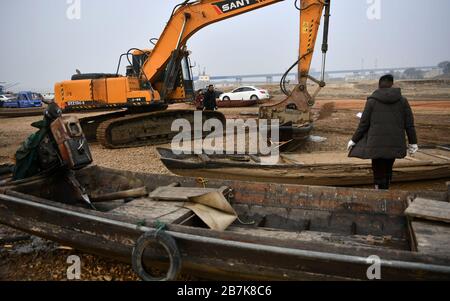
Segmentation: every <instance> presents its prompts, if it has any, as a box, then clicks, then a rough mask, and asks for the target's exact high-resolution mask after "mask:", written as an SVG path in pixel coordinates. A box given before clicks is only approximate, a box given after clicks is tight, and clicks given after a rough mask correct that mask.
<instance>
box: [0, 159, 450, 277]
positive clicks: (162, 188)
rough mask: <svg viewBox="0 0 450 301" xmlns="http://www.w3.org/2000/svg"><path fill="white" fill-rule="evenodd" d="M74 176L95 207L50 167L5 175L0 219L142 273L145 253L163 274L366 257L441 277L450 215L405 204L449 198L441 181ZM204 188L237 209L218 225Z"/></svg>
mask: <svg viewBox="0 0 450 301" xmlns="http://www.w3.org/2000/svg"><path fill="white" fill-rule="evenodd" d="M76 177H77V179H78V181H79V182H80V183H81V184H82V185H83V186H84V187H85V189H86V192H87V193H88V195H89V196H90V198H91V201H92V202H93V203H94V204H95V207H96V208H97V210H93V209H87V208H86V207H83V206H82V205H80V204H78V203H74V202H73V200H71V199H70V194H69V193H67V192H66V191H64V189H63V187H62V186H61V185H60V181H61V180H60V177H58V176H57V175H55V176H53V177H50V178H49V177H48V176H42V177H35V178H31V179H29V180H26V181H21V182H9V181H7V180H4V181H3V182H2V183H3V184H2V186H1V187H0V223H2V224H5V225H8V226H11V227H13V228H16V229H19V230H22V231H24V232H27V233H30V234H33V235H37V236H40V237H43V238H46V239H50V240H52V241H56V242H59V243H61V244H64V245H67V246H71V247H73V248H77V249H79V250H82V251H86V252H90V253H93V254H98V255H102V256H107V257H110V258H114V259H118V260H121V261H123V262H126V263H131V264H132V265H133V267H134V270H135V271H137V272H138V273H139V275H141V277H142V278H143V279H146V280H155V277H154V276H150V275H149V273H148V272H146V271H145V269H144V263H145V264H146V265H147V266H149V265H150V266H151V267H155V268H158V269H163V270H164V271H165V270H166V269H168V272H167V275H166V276H162V278H160V279H163V280H172V279H176V277H177V275H178V273H179V272H180V271H182V272H185V273H189V274H190V275H198V276H200V277H201V278H202V279H205V278H207V279H233V280H236V279H252V280H271V279H272V280H352V279H353V280H360V279H363V280H364V279H365V280H367V279H368V278H367V277H368V269H369V268H370V267H371V266H373V264H374V263H376V264H379V268H380V269H381V270H380V271H381V277H382V279H383V280H443V279H447V280H449V279H450V256H449V252H448V251H449V249H448V248H449V245H450V243H449V237H450V235H448V233H449V229H450V228H449V227H450V226H449V225H448V224H445V222H444V223H443V222H442V220H440V221H441V222H437V221H436V220H434V221H433V222H431V221H422V220H413V219H411V218H408V217H407V216H406V215H405V210H406V209H407V208H408V207H409V204H410V203H411V201H414V200H417V198H418V197H421V198H426V199H433V200H434V201H433V202H434V203H437V204H438V205H439V206H442V208H444V207H445V206H448V205H449V203H448V200H449V199H448V198H449V195H448V193H444V192H442V193H438V192H424V193H414V194H411V193H408V192H401V191H393V192H378V191H372V190H363V189H350V188H331V187H309V186H298V185H280V184H263V183H250V182H243V181H224V180H214V181H209V182H208V181H199V180H198V179H195V178H180V177H173V176H163V175H154V174H142V173H133V172H125V171H117V170H111V169H106V168H101V167H96V166H91V167H87V168H84V169H82V170H80V171H77V172H76ZM211 192H215V193H220V194H223V196H224V197H225V198H226V199H227V200H228V201H229V203H230V204H231V205H232V207H233V208H234V210H235V211H236V213H237V214H238V216H239V221H237V222H235V223H233V224H232V225H231V226H230V227H228V228H227V229H226V230H225V231H216V230H211V229H210V228H208V227H207V226H206V225H205V223H203V222H202V220H200V219H199V218H198V216H197V215H196V214H194V213H193V212H192V211H191V210H189V209H188V208H186V206H185V203H186V201H187V200H189V198H190V197H193V196H199V195H204V194H207V193H211ZM414 203H415V201H414V202H413V203H412V204H414ZM427 208H428V209H430V208H432V207H430V206H428V207H427ZM442 208H441V209H440V210H439V211H440V212H441V213H442V212H446V211H445V210H446V209H442ZM419 211H420V210H419ZM447 214H448V212H447ZM443 231H444V232H443ZM445 231H446V232H445ZM156 243H159V244H162V245H163V246H164V247H165V250H166V251H163V250H164V249H162V248H158V247H157V244H156ZM166 253H168V255H166ZM373 260H375V261H373ZM160 279H159V280H160Z"/></svg>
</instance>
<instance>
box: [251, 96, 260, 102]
mask: <svg viewBox="0 0 450 301" xmlns="http://www.w3.org/2000/svg"><path fill="white" fill-rule="evenodd" d="M250 100H257V101H258V100H259V97H258V96H256V95H252V97H250Z"/></svg>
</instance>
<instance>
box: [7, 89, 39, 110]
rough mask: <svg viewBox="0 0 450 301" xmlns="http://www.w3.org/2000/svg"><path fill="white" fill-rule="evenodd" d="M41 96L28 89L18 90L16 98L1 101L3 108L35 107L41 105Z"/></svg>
mask: <svg viewBox="0 0 450 301" xmlns="http://www.w3.org/2000/svg"><path fill="white" fill-rule="evenodd" d="M42 100H43V98H42V96H40V95H39V94H37V93H33V92H30V91H24V92H19V93H18V94H17V96H16V98H13V99H8V100H6V101H3V107H4V108H35V107H42Z"/></svg>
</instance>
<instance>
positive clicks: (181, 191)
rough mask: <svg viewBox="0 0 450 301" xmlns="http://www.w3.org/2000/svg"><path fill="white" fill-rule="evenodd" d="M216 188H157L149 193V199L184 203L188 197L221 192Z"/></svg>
mask: <svg viewBox="0 0 450 301" xmlns="http://www.w3.org/2000/svg"><path fill="white" fill-rule="evenodd" d="M222 190H223V189H222V188H221V189H217V188H193V187H158V188H156V189H155V190H154V191H152V192H151V193H150V196H149V197H150V198H151V199H154V200H161V201H178V202H186V201H188V199H189V198H190V197H197V196H201V195H204V194H207V193H211V192H216V191H220V192H223V191H222Z"/></svg>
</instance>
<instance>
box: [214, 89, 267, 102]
mask: <svg viewBox="0 0 450 301" xmlns="http://www.w3.org/2000/svg"><path fill="white" fill-rule="evenodd" d="M269 98H270V94H269V92H268V91H267V90H263V89H258V88H257V87H253V86H246V87H239V88H237V89H235V90H233V91H231V92H229V93H224V94H222V95H220V98H219V99H220V100H221V101H227V100H262V99H269Z"/></svg>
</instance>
